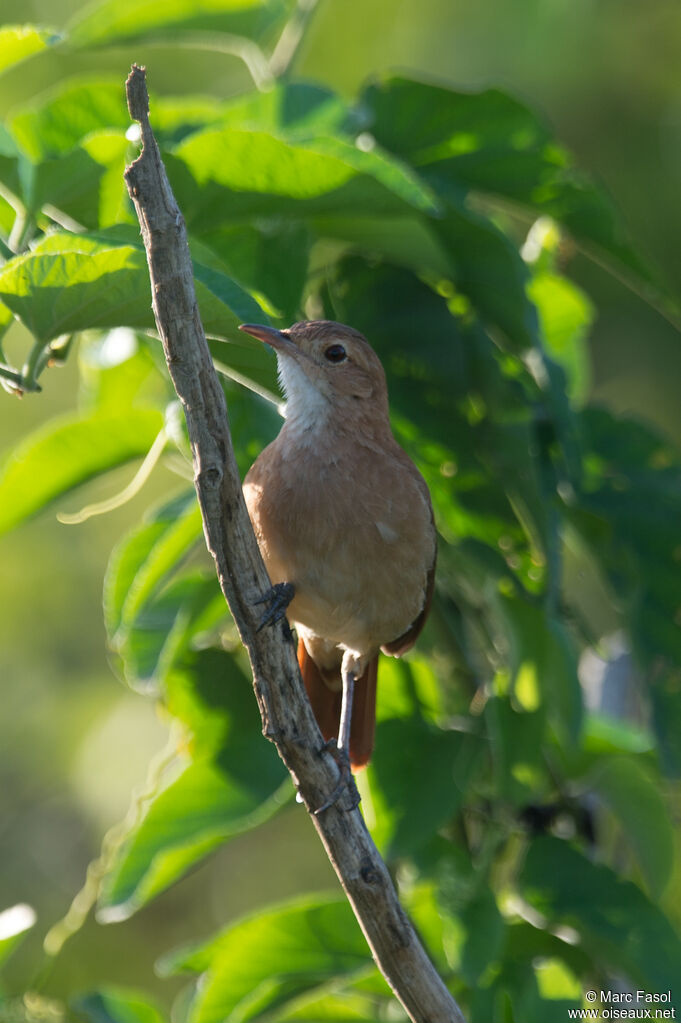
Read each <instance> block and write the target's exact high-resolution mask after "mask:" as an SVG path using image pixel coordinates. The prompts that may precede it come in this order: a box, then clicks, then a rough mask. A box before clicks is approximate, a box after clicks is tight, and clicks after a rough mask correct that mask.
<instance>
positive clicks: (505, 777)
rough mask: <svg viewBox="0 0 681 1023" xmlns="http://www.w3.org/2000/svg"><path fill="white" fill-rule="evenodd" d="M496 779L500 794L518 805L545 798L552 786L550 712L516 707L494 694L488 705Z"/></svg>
mask: <svg viewBox="0 0 681 1023" xmlns="http://www.w3.org/2000/svg"><path fill="white" fill-rule="evenodd" d="M485 721H486V723H487V728H488V732H489V740H490V753H491V756H492V764H493V768H494V781H495V787H496V791H497V792H498V794H499V795H500V796H501V797H502V798H503V799H508V800H509V801H511V802H512V803H513V804H514V805H515V806H524V805H526V804H527V803H528V802H529V801H530V800H535V801H536V800H537V799H541V798H542V796H543V795H545V794H546V792H547V791H548V790H549V788H550V782H549V779H548V777H547V774H546V767H545V765H544V758H543V755H542V743H543V742H544V733H545V724H546V715H545V713H544V712H543V710H542V709H539V710H536V711H534V712H527V711H525V712H523V713H520V712H519V711H517V710H515V709H514V708H513V707H512V705H511V701H510V700H509V699H508V698H506V697H493V698H492V699H490V700H488V701H487V703H486V705H485Z"/></svg>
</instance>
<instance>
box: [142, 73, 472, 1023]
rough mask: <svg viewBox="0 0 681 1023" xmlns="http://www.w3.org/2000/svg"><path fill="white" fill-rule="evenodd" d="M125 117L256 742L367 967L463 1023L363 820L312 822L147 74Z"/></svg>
mask: <svg viewBox="0 0 681 1023" xmlns="http://www.w3.org/2000/svg"><path fill="white" fill-rule="evenodd" d="M127 96H128V107H129V110H130V114H131V116H132V117H133V118H134V119H135V120H136V121H139V123H140V125H141V128H142V143H143V148H142V152H141V154H140V156H139V157H138V158H137V159H136V160H135V161H134V163H132V164H131V165H130V166H129V167H128V168H127V170H126V172H125V179H126V183H127V186H128V190H129V192H130V195H131V197H132V200H133V202H134V204H135V209H136V211H137V216H138V218H139V222H140V225H141V228H142V237H143V239H144V245H145V248H146V252H147V260H148V263H149V275H150V278H151V293H152V304H153V309H154V314H155V316H156V324H157V327H158V332H159V335H160V337H161V340H162V342H163V347H164V351H165V355H166V359H167V362H168V370H169V372H170V376H171V377H172V380H173V383H174V385H175V389H176V391H177V394H178V397H179V399H180V401H181V402H182V406H183V408H184V412H185V416H186V419H187V426H188V429H189V438H190V442H191V447H192V453H193V459H194V474H195V478H194V482H195V485H196V492H197V495H198V499H199V504H200V506H201V513H202V516H203V527H204V533H205V536H206V543H207V545H208V549H209V550H210V552H211V554H212V555H213V557H214V559H215V565H216V569H217V573H218V578H219V580H220V586H221V587H222V591H223V593H224V595H225V598H226V600H227V603H228V604H229V607H230V610H231V612H232V614H233V616H234V620H235V622H236V624H237V627H238V629H239V633H240V635H241V639H242V640H243V642H244V644H245V646H246V648H247V650H248V654H249V657H250V661H251V667H252V671H253V686H254V689H255V695H256V698H257V700H258V705H259V707H260V713H261V715H262V721H263V732H264V734H265V735H266V736H267V737H268V738H269V739H271V740H272V741H273V742H274V743H276V746H277V750H278V751H279V755H280V756H281V758H282V760H283V761H284V763H285V764H286V766H287V768H288V770H289V771H290V772H291V776H292V778H293V781H294V783H295V785H296V787H297V789H298V791H299V792H300V794H301V797H302V799H303V801H304V802H305V805H306V806H307V808H308V811H310V815H311V818H312V821H313V822H314V825H315V827H316V828H317V831H318V832H319V835H320V838H321V840H322V842H323V843H324V846H325V848H326V851H327V853H328V855H329V859H330V860H331V862H332V864H333V866H334V868H335V870H336V873H337V874H338V877H339V879H340V882H341V884H342V886H343V888H344V890H345V892H346V894H347V897H348V899H349V900H350V903H351V905H352V908H353V910H354V912H355V915H356V917H357V920H358V921H359V924H360V926H361V928H362V930H363V932H364V935H365V937H366V939H367V942H368V943H369V947H370V949H371V952H372V954H373V957H374V959H375V961H376V963H377V965H378V967H379V969H380V970H381V972H382V973H383V975H384V977H385V978H386V980H387V981H388V983H389V984H390V986H391V988H392V990H393V991H394V993H395V995H396V997H397V998H398V999H399V1000H400V1002H401V1003H402V1005H403V1006H404V1007H405V1009H406V1011H407V1013H408V1014H409V1016H410V1018H411V1019H412V1020H414V1021H415V1023H463V1016H462V1015H461V1012H460V1010H459V1008H458V1006H457V1005H456V1003H455V1001H454V1000H453V998H452V997H451V995H450V994H449V992H448V990H447V988H446V987H445V985H444V984H443V982H442V980H441V978H440V977H439V976H438V974H437V972H436V970H435V968H434V967H433V965H432V963H431V962H430V960H429V958H428V956H427V955H426V953H425V951H424V949H423V946H422V945H421V943H420V941H419V939H418V938H417V936H416V934H415V932H414V928H413V927H412V925H411V923H410V921H409V919H408V918H407V916H406V914H405V912H404V910H403V909H402V907H401V905H400V903H399V900H398V898H397V895H396V893H395V889H394V886H393V884H392V881H391V879H390V875H389V874H388V870H387V868H386V866H385V864H384V862H383V860H382V859H381V857H380V855H379V853H378V851H377V849H376V847H375V845H374V843H373V841H372V839H371V836H370V835H369V832H368V831H367V828H366V825H365V824H364V820H363V818H362V815H361V813H360V812H359V810H357V809H355V810H353V811H350V812H346V811H343V810H342V809H340V808H339V807H338V805H333V806H331V807H329V809H328V810H326V811H324V812H323V813H321V814H319V815H315V814H314V813H312V811H313V810H314V808H315V807H318V806H320V805H321V804H322V803H323V802H324V800H325V798H326V796H327V795H328V793H329V792H331V791H332V790H333V788H334V786H335V785H336V783H337V781H338V767H337V765H336V763H335V761H334V759H333V757H332V756H331V755H330V753H328V752H326V751H325V750H324V744H323V740H322V736H321V733H320V731H319V729H318V727H317V723H316V721H315V719H314V716H313V714H312V711H311V709H310V705H309V702H308V700H307V697H306V695H305V692H304V689H303V686H302V682H301V678H300V672H299V670H298V664H297V661H296V657H295V652H294V649H293V644H292V642H291V638H290V634H289V632H288V629H286V628H285V627H284V624H285V623H281V624H279V625H278V626H276V627H274V628H268V629H262V630H261V631H260V632H258V631H257V626H258V621H259V618H260V616H261V614H262V609H261V608H260V607H259V605H258V604H256V601H257V599H258V598H259V597H261V596H262V595H263V594H264V593H266V592H267V591H268V590H269V588H270V580H269V578H268V576H267V573H266V571H265V567H264V565H263V562H262V559H261V557H260V552H259V550H258V546H257V542H256V539H255V536H254V534H253V529H252V528H251V523H250V519H249V517H248V513H247V511H246V506H245V504H244V500H243V496H242V493H241V481H240V479H239V474H238V470H237V466H236V460H235V458H234V450H233V447H232V441H231V437H230V433H229V424H228V420H227V408H226V404H225V398H224V394H223V391H222V388H221V387H220V383H219V381H218V378H217V375H216V373H215V370H214V368H213V364H212V361H211V356H210V352H209V350H208V345H207V344H206V338H205V334H204V331H203V327H202V325H201V320H200V317H199V311H198V307H197V303H196V296H195V293H194V282H193V276H192V264H191V258H190V255H189V248H188V245H187V233H186V229H185V225H184V220H183V218H182V214H181V213H180V210H179V209H178V206H177V203H176V202H175V198H174V196H173V193H172V191H171V189H170V184H169V182H168V178H167V176H166V173H165V168H164V166H163V163H162V161H161V157H160V153H159V150H158V146H157V145H156V140H155V138H154V136H153V133H152V130H151V126H150V124H149V97H148V95H147V88H146V81H145V72H144V69H143V68H139V67H136V66H134V67H133V69H132V71H131V73H130V76H129V78H128V81H127Z"/></svg>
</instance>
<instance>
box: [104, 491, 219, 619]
mask: <svg viewBox="0 0 681 1023" xmlns="http://www.w3.org/2000/svg"><path fill="white" fill-rule="evenodd" d="M200 536H201V516H200V514H199V509H198V505H197V504H196V500H195V496H194V493H193V491H192V493H190V494H182V495H181V496H180V497H177V498H175V499H173V500H172V501H171V502H170V503H166V504H164V505H163V506H162V507H161V508H158V509H156V510H155V511H153V512H152V513H151V514H149V513H148V514H147V516H146V517H145V522H144V524H143V525H142V526H139V527H137V528H135V529H134V530H133V531H132V533H130V534H128V536H126V537H125V539H124V540H123V541H121V542H120V543H119V544H118V545H117V546H116V547H115V548H114V551H113V554H112V556H111V559H110V560H109V566H108V569H107V574H106V579H105V583H104V617H105V621H106V625H107V631H108V633H109V636H110V637H112V638H113V637H115V635H116V633H117V632H118V630H119V629H120V628H124V629H125V628H126V627H129V626H130V625H131V624H132V622H133V621H134V620H135V618H136V616H137V615H138V614H139V612H140V610H141V608H142V607H143V605H144V603H145V602H146V601H147V600H148V599H149V598H150V597H151V595H152V594H153V593H154V591H155V589H156V588H157V587H158V586H159V585H160V584H161V583H162V581H163V579H164V578H165V577H166V576H167V575H168V573H169V572H171V571H172V570H173V569H174V568H175V567H176V566H177V564H178V562H179V560H180V558H181V557H182V556H183V555H184V554H186V552H187V550H188V549H189V548H190V547H191V546H192V545H193V544H195V543H196V542H197V541H198V539H199V538H200Z"/></svg>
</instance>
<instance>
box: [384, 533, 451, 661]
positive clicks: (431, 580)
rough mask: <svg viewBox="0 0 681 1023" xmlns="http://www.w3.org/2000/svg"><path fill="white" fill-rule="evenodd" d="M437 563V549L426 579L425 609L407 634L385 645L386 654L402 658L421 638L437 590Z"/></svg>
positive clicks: (404, 633)
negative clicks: (434, 592)
mask: <svg viewBox="0 0 681 1023" xmlns="http://www.w3.org/2000/svg"><path fill="white" fill-rule="evenodd" d="M436 562H437V548H436V549H435V557H434V558H433V564H432V565H431V566H430V569H429V571H428V575H427V577H426V593H425V598H424V601H423V607H422V608H421V612H420V614H419V615H418V617H417V618H415V619H414V621H413V622H412V623H411V625H410V626H409V628H408V629H407V631H406V632H403V633H402V635H401V636H398V637H397V639H392V640H391V641H390V642H389V643H384V644H383V646H382V647H381V650H382V651H383V653H384V654H390V656H391V657H401V656H402V654H406V652H407V650H411V648H412V647H413V645H414V643H415V642H416V640H417V639H418V638H419V635H420V633H421V630H422V628H423V626H424V625H425V623H426V618H427V617H428V612H429V611H430V605H431V604H432V602H433V590H434V588H435V563H436Z"/></svg>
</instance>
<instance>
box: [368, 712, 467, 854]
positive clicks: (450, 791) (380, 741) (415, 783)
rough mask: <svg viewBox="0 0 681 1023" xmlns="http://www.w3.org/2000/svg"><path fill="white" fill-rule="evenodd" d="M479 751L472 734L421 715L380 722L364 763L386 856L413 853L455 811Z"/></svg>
mask: <svg viewBox="0 0 681 1023" xmlns="http://www.w3.org/2000/svg"><path fill="white" fill-rule="evenodd" d="M481 753H482V744H481V742H480V739H479V738H478V737H477V736H476V735H473V734H471V733H464V732H454V731H444V730H442V729H439V728H436V727H434V726H432V725H428V724H427V723H426V722H425V721H423V720H421V719H420V718H409V719H394V720H390V721H382V722H381V723H380V724H379V725H378V727H377V730H376V753H375V756H374V759H373V760H372V763H371V765H370V767H369V769H368V770H369V781H370V785H371V800H372V804H373V807H374V814H375V825H374V826H373V828H372V831H373V834H374V838H375V840H376V841H377V843H378V845H379V846H380V847H381V848H382V849H383V850H384V851H385V854H386V856H387V858H393V857H397V856H407V855H409V854H411V853H413V852H414V851H415V850H416V849H418V848H419V846H421V845H423V843H424V842H427V841H428V840H429V839H430V837H431V835H432V833H433V831H435V830H437V828H439V827H440V826H441V825H442V824H444V823H445V822H446V821H448V820H450V819H451V818H452V817H453V816H454V815H455V814H456V812H457V810H458V809H459V807H460V806H461V804H462V803H463V801H464V800H465V798H466V794H467V790H468V787H469V785H470V784H471V781H472V779H473V778H474V777H475V774H476V771H477V768H478V764H479V759H480V756H481ZM415 765H418V769H417V770H416V769H415Z"/></svg>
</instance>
